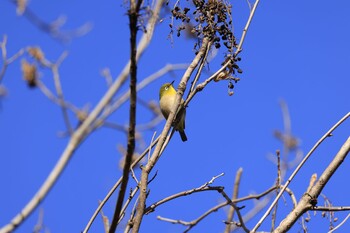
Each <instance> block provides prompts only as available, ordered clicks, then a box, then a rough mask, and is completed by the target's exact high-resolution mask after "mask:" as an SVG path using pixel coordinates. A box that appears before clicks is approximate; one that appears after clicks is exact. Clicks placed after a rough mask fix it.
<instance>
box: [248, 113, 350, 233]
mask: <svg viewBox="0 0 350 233" xmlns="http://www.w3.org/2000/svg"><path fill="white" fill-rule="evenodd" d="M349 117H350V112H348V113H347V114H346V115H345V116H344V117H343V118H342V119H340V120H339V121H338V122H337V123H336V124H335V125H334V126H333V127H332V128H330V129H329V130H328V131H327V132H326V133H325V134H324V135H323V136H322V138H321V139H320V140H319V141H318V142H316V144H315V145H314V146H313V147H312V148H311V150H310V151H309V153H307V155H306V156H305V157H304V159H303V160H302V161H301V162H300V163H299V165H298V166H297V167H296V168H295V170H294V172H293V173H292V174H291V175H290V177H289V178H288V180H287V182H286V183H285V184H284V185H283V187H282V189H281V190H280V192H279V193H278V195H277V196H276V198H275V200H274V201H273V202H272V204H271V205H270V207H269V208H268V210H267V211H266V212H265V214H264V215H263V216H262V217H261V219H260V220H259V222H258V223H257V224H256V225H255V227H254V228H253V230H252V231H253V232H255V231H256V230H257V229H258V228H259V227H260V225H261V224H262V222H263V221H264V220H265V219H266V217H267V216H268V215H269V214H270V212H271V210H272V209H273V207H274V206H275V205H276V203H277V202H278V200H279V199H280V197H281V196H282V194H283V193H284V191H285V190H286V188H287V187H288V185H289V184H290V182H291V181H292V180H293V179H294V177H295V176H296V174H297V173H298V172H299V170H300V169H301V168H302V166H303V165H304V164H305V162H306V161H307V160H308V159H309V158H310V156H311V155H312V153H313V152H314V151H315V150H316V149H317V147H318V146H319V145H320V144H321V143H322V142H323V141H324V140H325V139H326V138H328V137H329V136H331V135H332V132H333V131H334V130H335V129H336V128H337V127H338V126H339V125H341V124H342V123H343V122H344V121H345V120H346V119H347V118H349Z"/></svg>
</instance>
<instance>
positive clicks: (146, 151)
mask: <svg viewBox="0 0 350 233" xmlns="http://www.w3.org/2000/svg"><path fill="white" fill-rule="evenodd" d="M158 140H159V137H158V138H156V139H155V140H154V141H152V143H151V146H150V147H148V148H147V149H146V150H145V151H144V152H143V153H142V154H141V155H140V156H139V157H138V158H137V159H136V160H135V161H134V162H133V163H132V164H131V168H133V167H135V166H136V165H137V164H138V163H139V162H140V161H141V160H142V159H143V158H144V157H145V155H146V154H147V153H148V151H149V150H151V149H152V148H153V147H154V146H155V145H156V144H157V142H158ZM121 181H122V177H120V178H119V180H118V181H117V182H116V183H115V184H114V186H113V187H112V188H111V189H110V190H109V192H108V193H107V195H106V197H105V198H104V199H103V200H102V201H101V203H100V204H99V206H98V207H97V209H96V210H95V212H94V214H93V215H92V216H91V218H90V220H89V222H88V223H87V224H86V226H85V229H84V231H83V233H87V232H88V231H89V229H90V227H91V224H92V223H93V221H94V220H95V218H96V216H97V215H98V213H99V212H100V211H101V209H102V207H103V206H104V205H105V204H106V202H107V201H108V199H109V198H110V197H111V196H112V194H113V193H114V191H115V190H116V189H117V188H118V186H119V185H120V183H121Z"/></svg>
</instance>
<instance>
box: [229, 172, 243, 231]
mask: <svg viewBox="0 0 350 233" xmlns="http://www.w3.org/2000/svg"><path fill="white" fill-rule="evenodd" d="M242 173H243V168H239V169H238V171H237V172H236V178H235V183H234V185H233V194H232V201H233V200H235V199H237V198H238V190H239V184H240V182H241V176H242ZM234 213H235V209H234V208H233V207H231V208H230V209H229V212H228V214H227V220H226V221H227V222H231V221H232V218H233V214H234ZM230 232H231V224H227V225H226V227H225V233H230Z"/></svg>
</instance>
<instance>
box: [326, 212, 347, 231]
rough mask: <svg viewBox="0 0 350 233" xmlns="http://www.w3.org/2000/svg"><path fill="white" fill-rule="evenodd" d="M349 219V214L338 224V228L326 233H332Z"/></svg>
mask: <svg viewBox="0 0 350 233" xmlns="http://www.w3.org/2000/svg"><path fill="white" fill-rule="evenodd" d="M349 218H350V214H348V215H347V216H346V217H345V218H344V220H343V221H342V222H341V223H339V224H338V226H336V227H334V228H333V229H332V230H330V231H328V233H333V232H334V231H336V230H338V229H339V228H340V227H341V226H342V225H343V224H344V223H345V222H346V221H347V220H348V219H349Z"/></svg>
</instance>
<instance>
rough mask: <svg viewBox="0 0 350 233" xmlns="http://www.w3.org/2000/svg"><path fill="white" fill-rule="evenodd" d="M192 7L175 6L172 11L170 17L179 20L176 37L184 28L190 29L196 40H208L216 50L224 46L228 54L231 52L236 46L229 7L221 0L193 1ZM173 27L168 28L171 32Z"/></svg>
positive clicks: (171, 25)
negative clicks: (205, 38)
mask: <svg viewBox="0 0 350 233" xmlns="http://www.w3.org/2000/svg"><path fill="white" fill-rule="evenodd" d="M192 3H193V5H192V6H193V7H191V8H192V9H190V8H189V7H184V8H181V7H180V3H179V4H177V5H176V6H175V7H174V8H173V9H172V10H171V13H172V16H173V17H174V18H175V19H176V20H181V25H179V26H178V27H177V28H176V30H177V36H180V35H181V31H182V30H185V29H186V27H192V28H191V33H192V35H194V36H195V37H197V38H199V39H200V38H204V37H207V38H209V39H210V40H211V41H212V42H213V43H214V46H215V47H216V48H220V47H221V46H222V45H224V46H225V47H226V48H227V50H228V53H229V54H231V53H232V52H233V48H234V47H235V46H236V45H237V44H236V40H235V37H234V35H233V32H232V28H231V26H232V19H231V6H230V5H229V4H228V3H226V2H224V1H223V0H208V1H207V2H206V1H205V0H193V1H192ZM173 27H174V25H173V24H172V23H171V24H170V28H171V29H172V31H173Z"/></svg>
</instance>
